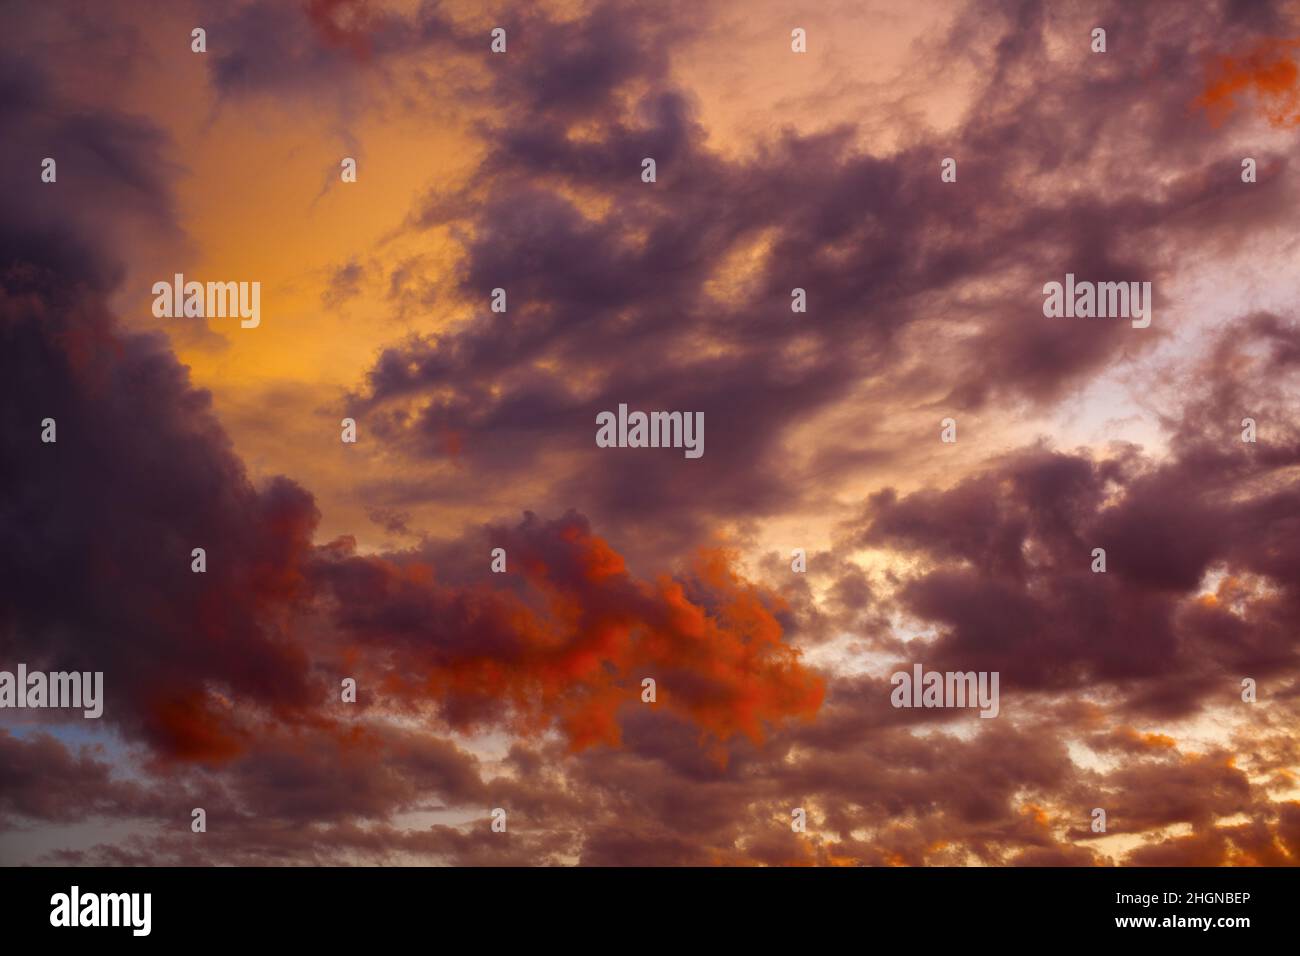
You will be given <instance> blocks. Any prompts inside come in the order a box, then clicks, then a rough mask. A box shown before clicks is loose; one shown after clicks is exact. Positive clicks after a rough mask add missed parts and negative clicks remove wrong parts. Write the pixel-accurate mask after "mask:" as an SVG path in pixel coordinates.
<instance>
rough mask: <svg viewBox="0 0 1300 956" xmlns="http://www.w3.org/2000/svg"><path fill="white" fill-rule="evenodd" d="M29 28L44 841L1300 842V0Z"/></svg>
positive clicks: (375, 2) (15, 624)
mask: <svg viewBox="0 0 1300 956" xmlns="http://www.w3.org/2000/svg"><path fill="white" fill-rule="evenodd" d="M495 27H500V28H503V29H504V30H505V31H506V37H507V47H506V51H505V52H503V53H494V52H493V51H492V49H491V42H492V40H491V33H492V30H493V28H495ZM195 28H202V29H203V30H204V31H205V42H206V50H205V52H195V51H194V50H193V49H192V43H193V40H192V31H193V30H194V29H195ZM1096 28H1103V29H1104V30H1105V31H1106V33H1105V51H1104V52H1094V49H1093V48H1094V46H1095V41H1094V39H1093V31H1094V29H1096ZM796 29H800V30H803V31H805V32H806V38H807V41H806V42H807V48H806V52H795V51H794V50H793V49H792V31H793V30H796ZM0 35H2V36H3V37H4V39H3V40H0V174H2V175H3V182H4V188H3V190H0V204H2V205H0V276H2V279H0V381H2V382H3V385H2V386H0V394H2V395H3V401H2V402H0V416H2V423H3V428H0V489H3V492H4V493H3V496H2V497H0V580H2V581H3V585H0V671H14V670H15V669H16V668H17V666H18V665H19V663H25V664H26V666H27V668H28V669H29V670H45V671H64V670H76V671H89V672H94V671H100V672H102V673H103V675H104V677H103V680H104V695H105V703H104V714H103V717H102V718H100V719H98V720H88V719H83V718H82V717H81V716H80V712H79V711H75V712H74V711H69V710H57V709H48V710H33V709H22V710H20V709H3V710H0V864H9V865H12V864H41V865H48V864H55V865H65V864H110V865H115V864H155V865H170V864H244V865H282V864H376V863H382V864H455V865H480V864H505V865H556V864H582V865H757V864H770V865H794V864H798V865H804V864H812V865H908V866H922V865H1057V864H1063V865H1085V866H1086V865H1103V866H1108V865H1142V864H1146V865H1296V864H1300V776H1297V775H1298V774H1300V737H1298V736H1297V728H1298V727H1300V422H1298V421H1297V409H1298V408H1300V329H1298V328H1297V325H1296V312H1297V304H1298V303H1300V268H1297V264H1298V263H1300V226H1298V225H1297V208H1298V207H1297V200H1300V186H1298V185H1297V182H1298V180H1300V169H1295V168H1293V167H1295V166H1296V165H1297V163H1296V159H1295V157H1297V155H1300V153H1297V149H1298V148H1300V69H1298V67H1300V6H1297V5H1296V4H1294V3H1290V4H1287V3H1269V2H1241V0H1209V2H1205V3H1196V4H1187V3H1173V2H1152V3H1141V4H1135V3H1129V2H1125V0H1115V2H1111V3H1105V2H1096V3H1092V2H1089V3H1083V2H1079V3H1075V2H1063V3H1055V2H1033V0H1015V2H1012V0H1005V2H993V0H979V2H971V3H960V2H957V0H952V2H948V0H942V2H938V0H917V2H906V3H903V2H893V0H890V2H885V0H876V2H863V0H854V2H847V0H819V2H816V3H792V2H784V3H778V2H769V0H744V2H740V0H716V2H714V0H704V2H701V0H654V2H643V3H634V2H631V0H619V2H605V3H599V2H597V3H583V2H550V0H546V2H539V0H528V2H522V0H520V2H511V3H504V4H502V3H478V2H441V3H440V2H398V0H390V2H381V0H231V2H215V0H212V2H193V0H179V2H170V0H169V2H163V0H134V2H119V3H88V2H87V3H77V2H68V0H56V2H48V3H40V2H35V0H33V2H15V3H8V4H5V5H4V6H3V7H0ZM47 157H49V158H53V159H54V160H56V163H57V178H56V179H55V181H54V182H44V181H43V180H42V162H43V160H44V159H45V158H47ZM344 158H352V159H354V160H355V161H356V170H357V175H356V181H355V182H345V181H343V177H342V176H341V174H340V173H341V163H342V161H343V160H344ZM645 158H653V159H654V160H655V164H656V177H655V181H654V182H645V181H643V177H642V162H643V159H645ZM948 158H951V159H953V160H955V163H956V166H955V169H956V178H955V181H953V182H946V181H944V180H943V179H942V178H941V164H942V163H943V161H944V160H945V159H948ZM1245 159H1251V160H1253V161H1254V164H1253V167H1252V168H1253V169H1254V170H1255V172H1254V175H1253V176H1249V177H1247V176H1246V175H1245V173H1244V166H1243V160H1245ZM1247 178H1249V179H1253V181H1246V180H1247ZM177 273H181V274H183V275H184V276H185V278H186V279H187V280H195V281H199V282H208V281H219V282H259V283H260V288H261V302H260V323H259V324H258V325H257V327H256V328H241V326H240V322H239V320H238V318H212V317H210V318H202V317H173V318H160V317H157V316H156V315H155V313H154V309H153V304H154V294H153V291H152V288H153V285H154V283H155V282H159V281H163V282H167V283H170V282H171V281H172V278H173V276H174V275H175V274H177ZM1067 273H1069V274H1073V275H1074V276H1075V277H1076V278H1077V279H1078V280H1079V281H1092V282H1137V283H1142V282H1150V283H1151V288H1152V290H1153V302H1152V312H1151V315H1152V321H1151V323H1150V327H1149V328H1137V327H1134V325H1133V324H1132V323H1131V322H1130V321H1129V320H1128V319H1127V318H1082V317H1072V318H1049V317H1046V316H1045V315H1044V311H1043V304H1044V294H1043V287H1044V285H1045V284H1046V283H1049V282H1053V281H1056V282H1063V281H1064V280H1065V276H1066V274H1067ZM496 288H502V289H505V290H506V295H507V302H508V306H507V310H506V311H505V312H504V313H501V312H493V311H492V310H491V308H490V305H491V301H492V295H493V290H494V289H496ZM796 288H798V289H803V290H805V292H806V299H807V311H806V312H795V311H793V310H792V307H791V303H792V298H791V292H792V290H793V289H796ZM620 404H626V405H628V406H629V407H631V408H633V409H642V410H647V411H648V410H676V411H683V412H692V413H693V412H700V413H703V417H704V422H705V431H704V439H705V444H704V449H705V450H704V454H703V455H702V456H701V457H700V458H698V459H692V458H688V457H686V456H684V455H683V454H682V451H681V450H678V449H669V448H601V447H597V444H596V441H595V436H596V427H597V426H596V416H597V415H598V414H599V413H600V412H602V411H606V410H616V409H617V408H618V407H619V405H620ZM46 418H53V419H54V420H55V421H56V422H57V441H56V442H53V443H48V442H43V441H42V421H43V420H44V419H46ZM345 418H351V419H353V420H354V421H355V422H356V433H357V441H356V442H355V443H347V442H344V441H342V440H341V431H342V429H341V422H342V420H343V419H345ZM1245 418H1251V419H1253V420H1254V421H1255V423H1256V428H1257V439H1256V441H1254V442H1247V441H1243V439H1242V432H1243V419H1245ZM945 419H952V420H953V421H954V422H955V428H956V437H957V440H956V441H955V442H945V441H942V440H941V431H942V429H943V426H942V424H941V423H942V422H943V421H944V420H945ZM199 547H201V548H203V549H205V552H206V562H207V566H206V571H205V572H203V573H201V574H199V573H194V572H193V571H192V570H191V552H192V549H193V548H199ZM495 548H502V549H504V551H505V554H506V571H505V572H504V573H495V572H494V571H493V570H492V568H491V557H490V556H491V553H492V551H493V549H495ZM1096 548H1102V549H1104V551H1105V556H1106V569H1105V573H1096V572H1094V570H1093V564H1094V558H1093V552H1094V549H1096ZM796 549H803V551H804V552H806V571H803V572H799V571H795V570H793V569H792V555H793V552H794V551H795V550H796ZM915 664H922V665H923V666H924V667H925V668H926V669H927V670H935V671H945V672H950V671H962V672H965V671H976V672H996V673H998V674H999V675H1000V688H1001V690H1000V695H1001V700H1000V712H999V713H998V716H997V717H996V718H994V719H982V718H981V717H980V716H979V715H978V713H977V712H976V711H974V710H971V709H910V708H896V707H894V706H892V705H891V701H890V694H891V690H892V689H893V688H892V685H891V681H890V676H891V674H893V673H894V672H896V671H900V670H903V671H907V672H909V673H910V672H911V670H912V667H913V665H915ZM344 678H352V679H354V680H355V681H356V685H357V697H356V702H355V703H351V702H345V701H343V700H342V699H341V692H340V687H341V682H342V681H343V680H344ZM645 678H652V679H653V680H654V681H655V686H656V699H655V700H654V701H653V702H645V701H643V699H642V695H643V691H642V687H643V685H642V682H643V680H644V679H645ZM1247 678H1249V679H1250V680H1251V681H1253V682H1254V683H1255V687H1256V694H1257V698H1256V700H1254V701H1253V702H1250V701H1246V700H1243V680H1245V679H1247ZM194 808H203V809H204V810H205V811H206V820H207V829H206V832H203V833H195V832H193V830H192V827H191V819H192V811H193V810H194ZM496 808H501V809H504V810H505V812H506V817H507V819H508V827H507V829H506V832H504V833H502V832H494V830H493V829H492V827H491V815H492V811H493V810H494V809H496ZM795 808H802V809H803V810H804V811H805V814H806V819H807V825H806V829H805V830H803V832H797V831H796V830H795V829H793V828H792V826H791V820H792V811H793V810H794V809H795ZM1097 808H1101V809H1104V810H1105V814H1106V821H1107V825H1106V830H1105V832H1097V831H1095V830H1094V827H1093V821H1094V810H1095V809H1097Z"/></svg>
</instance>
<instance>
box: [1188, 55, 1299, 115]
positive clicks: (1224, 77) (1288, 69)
mask: <svg viewBox="0 0 1300 956" xmlns="http://www.w3.org/2000/svg"><path fill="white" fill-rule="evenodd" d="M1298 50H1300V40H1280V39H1265V40H1262V41H1261V42H1259V43H1258V44H1257V45H1256V46H1255V47H1254V49H1252V50H1250V51H1249V52H1247V53H1246V54H1245V55H1243V56H1221V57H1217V58H1216V59H1215V60H1214V61H1213V64H1212V66H1211V67H1210V70H1209V71H1208V75H1207V77H1206V85H1205V90H1204V91H1203V92H1202V93H1201V95H1200V96H1199V97H1197V99H1196V102H1195V105H1196V106H1199V107H1202V108H1203V109H1205V110H1206V111H1207V112H1208V113H1209V116H1210V120H1211V121H1212V122H1213V123H1215V124H1216V125H1217V124H1219V123H1221V122H1223V120H1224V119H1226V118H1227V116H1228V114H1229V113H1231V112H1232V111H1233V110H1234V109H1236V107H1237V101H1236V99H1235V98H1234V97H1235V95H1236V94H1238V93H1243V92H1245V91H1247V90H1250V89H1254V91H1255V94H1256V96H1257V97H1258V98H1259V100H1260V101H1261V106H1262V108H1263V111H1264V115H1265V116H1267V117H1268V121H1269V122H1270V123H1271V124H1272V125H1274V126H1281V127H1290V126H1296V125H1300V67H1297V65H1296V55H1297V51H1298Z"/></svg>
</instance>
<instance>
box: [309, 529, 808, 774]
mask: <svg viewBox="0 0 1300 956" xmlns="http://www.w3.org/2000/svg"><path fill="white" fill-rule="evenodd" d="M492 533H493V540H494V543H499V544H502V545H504V546H505V548H506V550H507V553H508V555H509V569H510V571H509V574H507V575H494V574H490V573H486V569H485V573H484V574H483V575H482V576H481V577H480V578H478V579H477V580H475V581H472V582H470V583H467V584H461V585H449V584H443V583H440V582H439V581H438V580H437V577H436V575H435V574H434V572H433V570H432V568H430V567H429V565H428V564H427V563H423V562H411V563H405V564H402V563H397V562H395V561H392V560H387V559H383V558H372V557H358V556H355V555H353V554H351V551H350V547H349V545H348V544H347V543H337V542H336V544H335V545H333V546H331V547H329V548H327V549H322V552H321V553H322V556H323V564H322V568H321V576H322V579H323V580H327V581H328V582H329V585H330V587H332V589H333V591H334V593H335V595H336V596H337V597H338V598H339V601H340V603H339V605H338V608H337V614H336V619H337V620H338V622H339V624H340V626H341V627H342V628H343V630H344V631H345V632H346V633H347V634H348V636H349V637H350V638H352V639H354V640H356V641H359V642H360V643H361V644H363V645H366V646H368V647H370V648H371V649H372V651H375V652H377V651H378V649H379V648H384V649H386V654H384V655H380V654H379V653H372V654H370V655H369V658H370V659H373V660H376V661H382V662H383V663H382V664H379V665H378V667H379V670H380V673H378V674H373V675H372V679H374V681H375V685H376V686H378V685H379V683H380V682H382V685H383V687H384V691H383V693H384V696H385V698H387V699H389V700H390V701H391V700H393V699H396V700H398V701H401V702H403V703H404V704H406V705H410V706H419V705H421V704H423V703H425V702H428V703H432V704H436V705H437V706H438V708H439V710H440V711H441V713H442V714H443V716H445V717H447V718H448V719H450V720H451V721H452V722H453V723H455V724H458V725H461V726H472V725H481V724H484V723H491V722H497V721H507V722H509V723H510V724H512V726H513V729H515V730H516V732H519V733H536V732H539V731H542V730H545V729H547V728H549V727H552V726H558V727H559V728H560V730H562V731H563V733H564V734H565V735H566V737H567V738H568V740H569V742H570V746H571V747H572V749H574V750H581V749H584V748H586V747H590V746H592V745H595V744H599V743H604V744H609V745H618V744H619V743H620V741H621V730H620V723H619V714H620V711H622V709H623V708H624V707H642V706H654V707H658V708H663V709H666V710H668V711H670V712H672V713H674V714H676V715H678V716H680V717H683V718H685V719H687V720H689V721H691V722H692V723H693V724H694V725H695V726H697V727H698V728H699V730H700V732H701V736H702V737H707V738H712V739H713V740H714V741H715V742H723V741H727V740H729V739H731V738H732V737H735V736H738V735H743V736H744V737H747V738H749V739H750V740H752V741H754V742H756V743H757V742H761V741H762V740H763V739H764V736H765V730H766V727H767V726H768V725H771V724H776V723H779V722H781V721H784V720H786V719H789V718H792V717H800V718H805V719H810V718H812V717H813V716H814V715H815V714H816V712H817V710H818V708H819V707H820V705H821V702H822V697H823V693H824V686H823V682H822V680H821V678H820V677H818V676H816V675H815V674H813V673H812V672H810V671H809V670H808V669H806V668H805V667H804V666H803V664H802V663H801V661H800V659H799V653H798V651H797V650H795V649H794V648H792V647H790V646H789V645H788V644H786V643H784V642H783V641H782V633H783V629H782V626H781V624H780V622H779V621H778V619H777V617H776V613H777V612H779V611H780V609H781V607H782V604H781V602H780V600H779V599H778V598H776V597H775V596H773V595H771V594H769V593H767V592H765V591H763V590H762V589H760V588H758V587H757V586H755V585H753V584H751V583H749V582H747V581H745V580H743V579H742V578H741V577H740V576H739V575H738V574H737V573H736V572H735V571H734V570H733V568H732V566H731V561H730V558H729V556H728V555H727V554H726V553H725V552H722V551H718V550H706V551H702V552H700V553H699V554H698V555H697V556H696V558H695V560H694V563H693V566H692V568H691V571H690V573H689V574H686V575H683V576H669V575H663V576H660V577H659V578H658V579H657V580H655V581H654V582H649V581H644V580H639V579H637V578H635V577H633V576H632V575H631V574H630V573H629V572H628V570H627V569H626V567H625V566H624V562H623V559H622V557H621V556H620V555H619V554H618V553H617V552H615V551H614V550H613V549H612V548H611V547H610V546H609V545H608V544H607V543H606V542H605V541H603V540H602V539H601V538H599V537H597V536H595V535H593V534H591V532H590V530H589V528H588V526H587V522H586V520H585V519H584V518H582V517H581V516H579V515H577V514H574V513H570V514H569V515H566V516H565V517H564V518H562V519H560V520H558V521H553V522H549V523H546V524H542V523H541V522H539V521H537V520H536V519H535V518H534V517H532V516H531V515H530V516H529V517H528V518H526V519H525V521H524V522H523V524H521V525H520V526H519V527H517V528H515V529H510V530H507V529H493V532H492ZM485 563H486V562H485ZM354 653H355V652H354ZM353 659H354V660H355V661H364V660H366V659H367V655H365V654H362V655H356V656H354V658H353ZM646 677H650V678H653V679H654V680H655V681H656V695H657V700H656V702H655V703H654V704H647V703H642V701H641V693H642V680H643V679H644V678H646Z"/></svg>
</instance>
